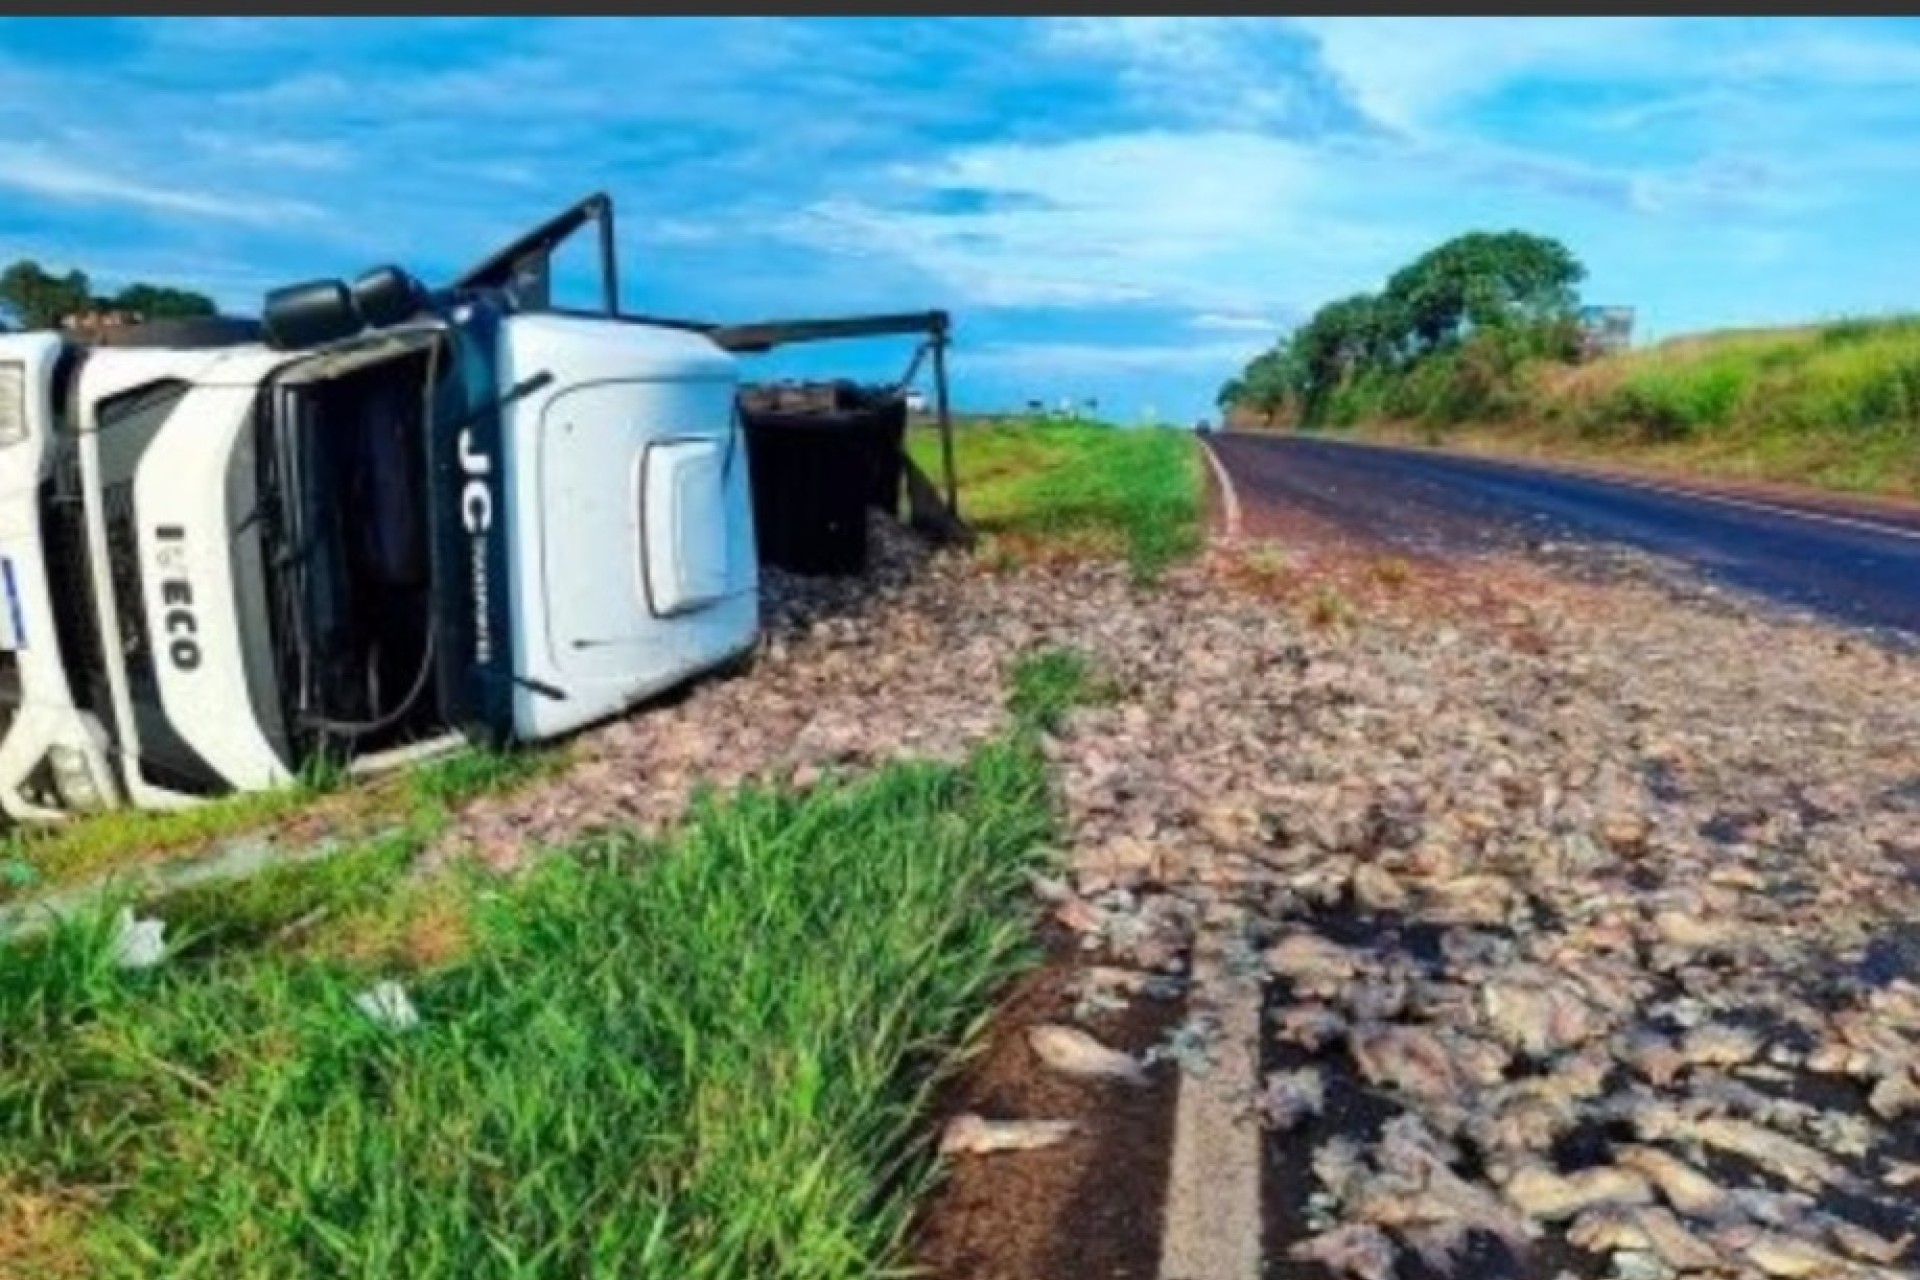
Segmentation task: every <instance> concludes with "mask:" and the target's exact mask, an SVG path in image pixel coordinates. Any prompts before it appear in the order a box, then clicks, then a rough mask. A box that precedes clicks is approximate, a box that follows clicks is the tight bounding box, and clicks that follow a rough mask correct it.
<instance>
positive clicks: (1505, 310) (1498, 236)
mask: <svg viewBox="0 0 1920 1280" xmlns="http://www.w3.org/2000/svg"><path fill="white" fill-rule="evenodd" d="M1586 274H1587V272H1586V268H1585V267H1584V266H1582V265H1581V264H1580V261H1579V259H1577V258H1575V257H1574V256H1573V253H1572V251H1571V250H1569V249H1568V248H1567V247H1566V246H1565V245H1563V244H1561V243H1560V242H1559V241H1558V240H1554V239H1552V238H1550V237H1547V236H1536V235H1530V234H1528V233H1527V232H1524V231H1503V232H1487V231H1474V232H1470V233H1468V234H1466V235H1463V236H1456V237H1455V238H1453V239H1452V240H1449V241H1447V242H1446V243H1445V244H1442V245H1440V246H1439V247H1437V248H1434V249H1430V250H1428V251H1427V252H1426V253H1424V254H1422V255H1420V257H1418V258H1416V259H1415V260H1414V261H1413V262H1411V263H1409V264H1407V265H1406V266H1404V267H1402V268H1401V269H1400V270H1398V271H1396V272H1394V273H1393V275H1392V276H1391V277H1390V278H1389V279H1388V280H1387V288H1386V293H1385V295H1384V296H1385V298H1386V301H1387V303H1388V305H1389V307H1390V308H1391V309H1392V310H1393V311H1394V312H1396V313H1397V315H1398V318H1399V321H1400V323H1401V325H1402V326H1403V328H1404V334H1405V337H1406V338H1407V340H1408V341H1409V343H1410V346H1411V350H1410V351H1409V353H1408V354H1409V355H1410V356H1412V357H1414V358H1418V357H1419V356H1422V355H1426V354H1428V353H1430V352H1433V351H1437V350H1439V349H1440V348H1442V347H1446V346H1450V345H1452V344H1454V343H1456V342H1458V341H1459V340H1460V339H1461V338H1462V337H1464V336H1465V335H1466V333H1467V332H1468V331H1469V330H1471V329H1483V328H1493V327H1498V326H1503V325H1510V324H1515V323H1520V324H1528V323H1550V322H1554V321H1557V320H1560V319H1563V318H1564V317H1565V316H1566V315H1568V314H1569V313H1571V312H1572V311H1573V310H1574V308H1575V307H1576V305H1577V304H1578V301H1579V297H1578V294H1577V293H1576V292H1575V286H1576V285H1578V284H1579V283H1580V281H1581V280H1583V279H1584V278H1585V277H1586Z"/></svg>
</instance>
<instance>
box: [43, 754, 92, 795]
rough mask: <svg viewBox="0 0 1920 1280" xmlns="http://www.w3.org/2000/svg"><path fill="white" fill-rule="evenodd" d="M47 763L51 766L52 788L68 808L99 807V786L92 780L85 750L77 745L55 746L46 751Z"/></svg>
mask: <svg viewBox="0 0 1920 1280" xmlns="http://www.w3.org/2000/svg"><path fill="white" fill-rule="evenodd" d="M47 763H48V764H50V765H52V766H53V789H54V790H55V791H58V792H59V793H60V798H61V799H62V800H64V801H65V802H66V803H67V807H68V808H71V809H98V808H99V807H100V800H101V797H100V786H99V784H98V783H97V782H95V781H94V777H93V768H92V766H90V765H89V764H88V763H87V755H86V752H84V751H81V750H80V749H79V748H78V747H68V746H55V747H52V748H50V749H49V750H48V751H47Z"/></svg>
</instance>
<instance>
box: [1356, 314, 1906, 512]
mask: <svg viewBox="0 0 1920 1280" xmlns="http://www.w3.org/2000/svg"><path fill="white" fill-rule="evenodd" d="M1436 370H1437V372H1434V373H1432V374H1431V375H1430V376H1429V380H1430V381H1431V380H1439V381H1442V382H1444V381H1445V380H1446V378H1447V377H1450V376H1452V375H1453V374H1454V373H1457V371H1453V370H1450V369H1442V368H1439V366H1436ZM1416 381H1417V380H1416ZM1456 381H1457V379H1456ZM1418 390H1419V388H1418V387H1413V386H1411V385H1409V386H1407V387H1395V388H1379V387H1368V386H1356V387H1355V388H1354V389H1353V391H1352V392H1351V393H1350V394H1349V396H1348V398H1347V400H1346V401H1345V402H1343V404H1342V405H1340V406H1338V407H1339V408H1340V409H1341V413H1340V415H1339V417H1338V422H1339V423H1340V424H1341V425H1350V426H1358V427H1361V428H1363V429H1371V428H1374V427H1377V426H1378V425H1379V424H1382V423H1390V422H1395V421H1398V422H1401V423H1407V422H1415V421H1417V423H1418V424H1419V425H1420V427H1421V428H1422V430H1423V432H1424V433H1425V434H1427V435H1428V437H1429V438H1432V439H1436V440H1441V439H1455V440H1464V441H1469V442H1477V443H1482V444H1486V445H1488V446H1492V447H1497V446H1498V445H1499V444H1500V442H1501V441H1503V440H1506V441H1513V442H1524V443H1525V444H1526V445H1528V446H1529V447H1531V448H1533V449H1535V450H1540V451H1545V452H1554V451H1559V452H1566V453H1572V454H1591V455H1597V456H1619V457H1636V458H1645V459H1646V460H1648V461H1651V462H1656V463H1661V464H1667V465H1672V466H1675V467H1679V468H1682V469H1689V470H1698V471H1702V472H1707V473H1722V474H1730V475H1739V476H1749V477H1755V478H1762V479H1774V480H1794V481H1804V482H1809V483H1814V484H1820V485H1825V486H1828V487H1832V488H1840V489H1855V490H1869V491H1879V492H1885V493H1894V494H1908V495H1917V496H1920V316H1894V317H1883V318H1854V319H1844V320H1836V321H1833V322H1831V323H1827V324H1822V325H1811V326H1804V327H1799V328H1785V329H1757V330H1743V331H1733V332H1727V333H1710V334H1701V335H1696V336H1691V337H1686V338H1678V339H1673V340H1670V341H1668V342H1664V343H1661V344H1659V345H1657V346H1652V347H1647V348H1644V349H1642V350H1637V351H1632V352H1627V353H1623V354H1621V355H1618V356H1613V357H1608V358H1606V359H1603V360H1600V361H1596V362H1595V363H1593V364H1591V365H1588V366H1584V367H1581V368H1578V369H1567V368H1565V367H1563V366H1552V365H1543V364H1540V363H1538V362H1532V363H1521V364H1518V365H1515V366H1514V367H1513V368H1512V370H1511V372H1510V374H1509V375H1506V376H1504V378H1503V379H1502V380H1499V381H1498V382H1497V385H1495V387H1494V390H1493V391H1491V392H1490V393H1489V394H1488V395H1487V396H1482V397H1478V398H1476V397H1473V396H1469V397H1466V398H1465V399H1464V400H1462V401H1461V402H1460V403H1458V404H1449V403H1448V402H1447V401H1445V399H1444V398H1443V397H1439V396H1437V395H1429V396H1427V397H1426V398H1425V399H1421V398H1420V396H1419V395H1417V394H1415V393H1416V392H1417V391H1418ZM1396 395H1397V396H1398V398H1397V399H1396V398H1395V397H1396ZM1416 402H1417V403H1416Z"/></svg>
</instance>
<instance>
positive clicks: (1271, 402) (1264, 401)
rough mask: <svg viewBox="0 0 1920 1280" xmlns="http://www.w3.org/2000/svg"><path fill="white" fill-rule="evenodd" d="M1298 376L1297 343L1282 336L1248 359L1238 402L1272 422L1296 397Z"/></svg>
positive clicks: (1263, 420) (1241, 381)
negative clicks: (1296, 366)
mask: <svg viewBox="0 0 1920 1280" xmlns="http://www.w3.org/2000/svg"><path fill="white" fill-rule="evenodd" d="M1296 380H1297V375H1296V373H1295V370H1294V353H1293V346H1292V344H1291V343H1290V342H1288V341H1286V340H1285V339H1282V340H1281V341H1280V342H1278V343H1276V344H1274V345H1273V346H1272V347H1270V348H1269V349H1267V350H1266V351H1263V352H1261V353H1260V354H1259V355H1257V356H1255V357H1254V358H1253V359H1252V360H1251V361H1249V362H1248V363H1247V367H1246V370H1245V372H1244V373H1242V374H1241V375H1240V378H1239V379H1238V382H1239V384H1240V394H1239V396H1238V397H1236V399H1235V400H1234V403H1235V404H1238V405H1242V406H1244V407H1245V408H1247V409H1250V410H1252V411H1253V412H1255V413H1257V414H1259V415H1260V419H1261V421H1262V422H1263V423H1264V424H1265V425H1267V426H1272V425H1273V420H1274V418H1275V417H1276V416H1277V415H1278V414H1279V413H1280V412H1281V411H1282V410H1283V409H1285V408H1286V407H1287V402H1288V400H1289V399H1291V398H1292V396H1293V394H1294V384H1295V382H1296Z"/></svg>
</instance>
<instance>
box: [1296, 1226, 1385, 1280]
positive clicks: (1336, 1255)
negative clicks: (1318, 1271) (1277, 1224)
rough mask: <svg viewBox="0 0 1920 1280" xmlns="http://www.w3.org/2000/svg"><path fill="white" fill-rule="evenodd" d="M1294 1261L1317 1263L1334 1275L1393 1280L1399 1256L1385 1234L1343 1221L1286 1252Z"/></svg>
mask: <svg viewBox="0 0 1920 1280" xmlns="http://www.w3.org/2000/svg"><path fill="white" fill-rule="evenodd" d="M1287 1256H1288V1257H1289V1258H1292V1259H1293V1260H1294V1261H1296V1262H1317V1263H1319V1264H1320V1265H1321V1266H1323V1267H1325V1268H1326V1269H1327V1270H1328V1271H1330V1272H1332V1273H1333V1274H1334V1275H1335V1276H1351V1277H1352V1278H1353V1280H1393V1277H1394V1267H1395V1264H1396V1261H1397V1259H1398V1257H1399V1254H1398V1251H1397V1250H1395V1249H1394V1247H1393V1241H1392V1240H1390V1239H1389V1238H1388V1237H1387V1233H1386V1232H1384V1231H1382V1230H1381V1229H1380V1228H1378V1227H1376V1226H1372V1225H1370V1224H1368V1223H1364V1222H1347V1223H1342V1224H1341V1225H1340V1226H1337V1227H1335V1228H1333V1229H1332V1230H1331V1231H1323V1232H1321V1233H1320V1234H1319V1235H1317V1236H1312V1237H1309V1238H1308V1239H1305V1240H1302V1241H1300V1243H1298V1244H1296V1245H1294V1246H1293V1247H1292V1248H1290V1249H1288V1250H1287Z"/></svg>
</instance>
